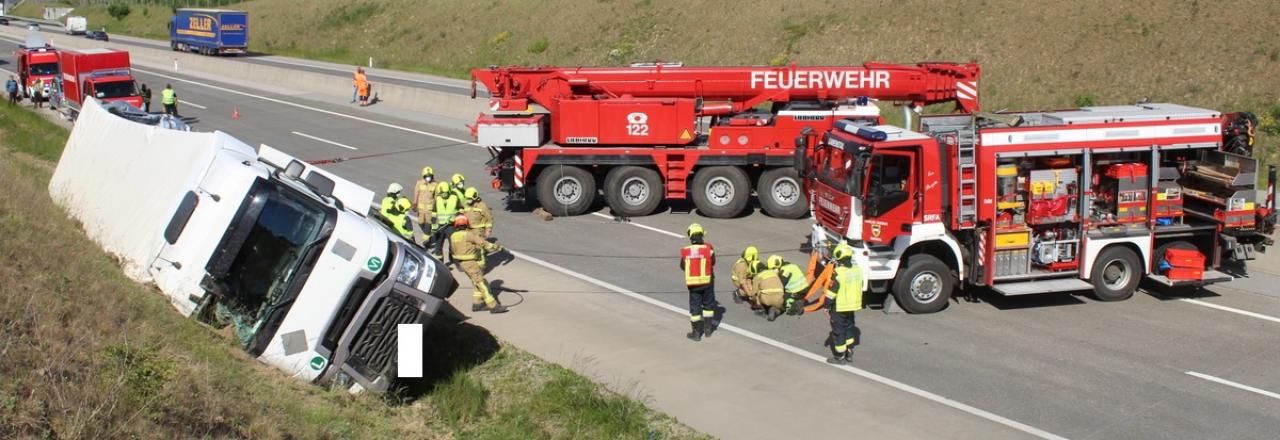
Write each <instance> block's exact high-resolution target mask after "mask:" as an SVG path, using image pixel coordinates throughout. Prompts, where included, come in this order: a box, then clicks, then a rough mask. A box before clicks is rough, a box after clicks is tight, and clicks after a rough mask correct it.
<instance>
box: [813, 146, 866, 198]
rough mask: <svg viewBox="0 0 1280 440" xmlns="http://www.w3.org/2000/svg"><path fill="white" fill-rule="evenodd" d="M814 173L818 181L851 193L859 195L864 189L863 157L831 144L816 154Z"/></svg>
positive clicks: (821, 148)
mask: <svg viewBox="0 0 1280 440" xmlns="http://www.w3.org/2000/svg"><path fill="white" fill-rule="evenodd" d="M813 167H814V170H813V173H814V175H815V176H817V177H818V181H820V182H822V183H824V184H826V185H827V186H830V187H832V188H835V189H836V190H837V191H840V192H843V193H845V194H849V195H854V196H856V195H859V193H860V192H861V190H862V176H861V175H859V174H858V173H861V172H862V166H861V159H860V158H858V157H855V156H854V155H852V154H849V153H848V152H846V151H844V149H842V148H836V147H833V146H830V145H825V144H824V145H823V146H822V147H820V148H819V149H818V151H817V152H816V153H815V154H814V160H813Z"/></svg>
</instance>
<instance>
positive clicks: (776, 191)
mask: <svg viewBox="0 0 1280 440" xmlns="http://www.w3.org/2000/svg"><path fill="white" fill-rule="evenodd" d="M756 197H758V198H760V206H761V207H763V208H764V212H766V213H768V214H769V215H771V216H774V217H778V218H800V217H803V216H804V214H805V213H807V212H809V200H808V197H805V194H804V186H803V185H801V184H800V176H799V175H798V174H796V170H795V168H786V167H784V168H774V169H772V170H769V171H765V172H764V174H761V175H760V181H759V182H757V183H756Z"/></svg>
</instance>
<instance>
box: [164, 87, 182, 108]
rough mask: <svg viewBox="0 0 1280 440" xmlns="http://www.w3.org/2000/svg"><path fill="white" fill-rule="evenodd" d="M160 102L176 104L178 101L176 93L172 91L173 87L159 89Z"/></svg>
mask: <svg viewBox="0 0 1280 440" xmlns="http://www.w3.org/2000/svg"><path fill="white" fill-rule="evenodd" d="M160 102H161V103H163V104H164V105H170V104H177V103H178V94H176V93H174V92H173V89H164V90H161V91H160Z"/></svg>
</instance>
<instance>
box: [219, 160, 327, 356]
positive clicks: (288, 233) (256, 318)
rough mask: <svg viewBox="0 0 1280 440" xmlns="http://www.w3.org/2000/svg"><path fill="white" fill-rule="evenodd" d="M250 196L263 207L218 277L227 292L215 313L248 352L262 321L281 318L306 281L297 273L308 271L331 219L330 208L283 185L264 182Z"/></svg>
mask: <svg viewBox="0 0 1280 440" xmlns="http://www.w3.org/2000/svg"><path fill="white" fill-rule="evenodd" d="M254 197H255V198H257V199H258V200H260V201H261V202H260V203H261V204H260V205H259V206H260V207H261V210H260V211H258V215H257V218H256V219H255V220H254V221H253V222H252V224H250V225H249V226H248V228H249V229H248V232H247V234H246V235H243V236H244V242H243V245H242V246H241V247H240V250H239V252H238V253H237V254H236V255H235V257H234V259H232V261H231V264H230V266H228V267H227V269H226V272H225V275H223V276H222V277H221V280H220V281H222V283H223V286H224V288H225V290H226V292H225V293H226V295H225V297H224V298H223V300H222V302H221V304H220V307H219V308H218V315H219V316H220V317H221V318H223V320H225V321H229V323H230V324H232V325H233V326H234V327H235V332H236V336H237V337H238V338H239V339H240V341H241V343H242V345H244V346H245V348H248V349H250V350H251V351H253V350H252V349H251V347H252V346H253V345H255V344H254V341H255V339H257V338H255V337H254V336H255V335H256V334H257V333H258V331H259V330H261V329H262V328H264V324H267V323H268V322H269V321H271V317H272V316H278V317H279V318H283V315H284V312H286V311H287V310H288V309H287V305H288V304H289V303H290V302H291V301H292V299H293V297H294V296H296V295H297V291H298V290H299V289H301V282H304V281H305V278H303V279H301V280H299V279H295V278H297V277H298V275H299V274H309V273H310V265H314V263H315V256H316V252H315V251H316V249H317V248H323V244H324V243H323V241H325V238H327V237H326V236H323V235H322V234H323V233H324V232H325V231H326V230H327V229H328V228H329V227H331V226H330V225H331V224H332V222H333V219H332V217H333V214H332V213H330V212H328V211H326V210H325V209H324V208H323V207H322V206H320V205H319V204H317V203H315V202H313V201H311V200H309V199H307V198H306V197H304V196H302V195H300V194H296V193H295V192H294V191H292V190H290V189H287V188H281V187H279V186H274V185H273V186H270V187H265V188H262V189H261V190H260V191H259V193H258V194H256V195H255V196H254ZM251 211H252V209H251ZM232 234H236V235H240V234H243V231H234V232H232ZM295 284H298V285H297V286H295ZM282 308H283V309H282Z"/></svg>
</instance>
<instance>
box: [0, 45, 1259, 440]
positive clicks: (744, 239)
mask: <svg viewBox="0 0 1280 440" xmlns="http://www.w3.org/2000/svg"><path fill="white" fill-rule="evenodd" d="M0 47H3V48H4V49H6V50H3V52H4V53H5V55H4V57H3V61H4V62H5V63H6V65H2V66H0V67H3V68H6V69H11V68H12V63H13V60H12V54H11V49H13V48H14V45H13V44H12V43H11V42H9V41H2V42H0ZM227 62H244V61H242V60H227ZM299 62H300V63H309V62H305V61H299ZM135 74H136V76H137V77H138V79H139V81H140V82H143V83H147V84H149V85H150V86H151V87H152V88H155V89H159V88H162V87H163V84H164V83H166V82H168V83H173V84H174V86H175V88H176V89H177V91H178V95H179V97H180V100H181V102H182V103H183V104H180V107H179V108H180V109H181V112H182V113H183V114H184V115H186V116H195V117H198V118H199V123H198V124H197V125H196V127H197V129H200V130H222V131H225V132H227V133H230V134H232V135H234V136H236V137H237V138H240V139H241V140H243V141H246V142H247V143H249V144H259V143H261V144H267V145H271V146H273V147H277V148H281V149H283V150H285V151H287V152H290V153H292V154H295V155H297V156H299V157H301V158H304V159H309V160H320V159H332V158H340V157H348V158H357V157H362V156H372V157H367V158H357V159H352V160H348V161H344V162H339V163H336V164H332V165H327V166H326V167H327V168H328V169H330V170H332V171H334V172H336V173H338V174H340V175H342V176H345V177H347V178H350V179H352V180H354V181H356V182H358V183H361V184H364V185H366V186H368V187H370V188H383V187H385V186H386V184H387V183H388V182H391V181H396V182H400V183H402V184H404V185H405V187H406V188H411V187H412V182H413V179H414V178H415V177H416V173H417V172H418V170H419V169H420V168H421V167H422V166H424V165H431V166H433V167H435V170H436V173H437V175H438V176H447V175H448V174H450V173H453V172H462V173H464V174H466V175H467V176H468V177H469V178H470V181H469V183H470V184H471V185H473V186H476V187H477V188H479V189H481V191H482V194H483V196H484V198H485V199H486V200H487V201H488V202H489V203H490V204H491V205H492V206H494V207H495V208H497V209H498V210H499V212H498V218H497V221H496V222H495V224H496V228H495V235H496V236H498V237H499V238H500V241H501V242H502V243H503V244H504V245H506V246H507V247H509V248H511V249H514V250H517V251H519V252H522V253H525V254H528V255H531V256H534V257H536V258H540V259H543V260H546V261H549V262H552V263H554V264H556V265H559V266H563V267H566V268H571V269H572V270H574V271H577V272H580V273H583V274H586V275H588V276H590V277H594V278H597V279H600V280H604V281H606V282H608V283H611V284H614V285H617V286H620V287H622V288H624V289H628V290H631V291H634V292H637V293H640V294H642V295H645V296H648V297H650V298H653V299H656V300H658V301H661V302H665V303H669V304H672V305H675V306H677V307H685V306H686V304H687V303H686V293H685V290H684V288H683V287H682V285H681V279H680V274H679V272H678V270H677V267H676V264H677V263H676V257H675V255H676V252H677V250H678V249H679V247H680V246H682V245H683V244H684V243H685V241H684V238H683V231H684V228H685V227H686V226H687V225H688V224H689V223H690V222H694V221H696V222H699V223H701V224H702V225H703V226H705V227H706V228H707V230H708V238H709V240H710V241H711V242H712V243H713V244H714V245H715V246H716V247H717V250H718V251H719V254H720V255H721V258H720V261H719V263H720V264H719V265H718V266H717V277H718V285H717V291H718V297H719V299H720V301H721V303H722V304H723V305H724V306H725V308H726V313H725V318H724V319H725V322H726V323H730V324H733V325H735V326H738V327H742V328H744V329H746V330H749V331H753V332H756V333H759V334H761V335H765V336H767V337H770V338H772V339H774V340H777V341H781V342H782V343H785V344H788V345H791V346H794V347H798V348H799V349H802V350H805V351H808V352H812V353H818V354H823V353H825V349H824V348H823V346H822V342H823V340H824V338H825V336H826V332H827V328H828V327H827V320H826V315H825V314H821V313H819V314H812V315H806V316H802V317H786V316H784V317H781V318H779V319H778V321H776V322H766V321H764V320H763V319H762V318H759V317H757V316H754V315H752V314H751V313H750V312H749V311H748V310H747V309H746V308H745V307H744V306H739V305H736V304H733V303H732V302H731V301H730V300H729V292H730V290H731V289H732V288H731V287H730V286H729V282H728V280H729V274H728V269H729V267H730V265H731V264H732V261H733V259H734V258H735V257H736V254H738V253H739V252H741V250H742V248H743V247H745V246H746V245H748V244H753V245H756V246H758V247H759V248H760V249H761V251H762V253H763V254H766V255H767V254H771V253H779V254H782V255H784V256H785V257H787V258H790V259H795V260H797V261H799V260H802V259H803V257H804V255H803V254H802V253H801V251H800V249H801V247H802V245H803V243H806V242H807V233H808V226H809V220H807V219H803V220H780V219H774V218H770V217H767V216H765V215H763V214H762V213H760V212H758V210H757V211H756V212H753V213H751V214H750V215H747V216H745V217H743V218H738V219H728V220H723V219H709V218H704V217H701V216H699V215H698V214H696V213H694V212H690V210H691V208H690V206H688V204H674V205H673V206H668V207H666V209H665V210H664V211H663V212H661V213H659V214H656V215H652V216H647V217H642V218H635V219H632V222H633V223H626V222H619V221H615V220H614V219H613V218H612V216H610V215H608V213H607V209H601V210H600V211H597V212H596V213H595V214H590V215H584V216H578V217H565V218H557V219H555V220H554V221H550V222H544V221H541V220H539V219H537V218H536V217H534V216H533V215H531V214H529V213H527V211H514V212H512V211H505V210H502V209H501V208H502V206H503V203H502V201H501V194H499V193H497V192H495V191H492V190H490V189H488V185H487V181H488V179H487V176H486V175H485V174H484V172H483V163H484V161H485V160H487V159H488V153H487V151H486V150H485V149H484V148H481V147H477V146H474V145H470V144H467V143H465V142H466V141H469V140H470V139H469V134H468V133H467V132H466V131H465V129H462V128H461V127H456V126H443V127H442V126H439V125H433V124H431V123H429V122H427V121H437V120H438V119H434V118H430V117H427V116H426V115H419V114H413V113H408V112H402V111H396V110H395V109H387V108H379V107H378V106H377V105H375V106H372V107H369V108H359V107H356V106H354V105H350V104H348V103H346V99H342V98H338V97H337V96H340V94H335V95H332V96H331V95H317V94H302V93H277V91H263V90H255V89H251V88H246V87H243V86H238V85H228V84H222V83H217V82H212V81H203V80H196V81H192V80H188V79H187V78H186V77H183V76H182V75H175V74H173V73H170V72H157V71H155V70H152V69H147V68H138V69H136V70H135ZM157 99H158V98H157ZM156 104H157V105H158V102H157V103H156ZM233 109H239V114H240V117H239V119H233V118H232V112H233ZM1271 261H1275V260H1274V259H1273V260H1271ZM1268 269H1270V270H1271V272H1272V273H1275V272H1276V270H1275V269H1276V268H1268ZM1254 274H1255V275H1254V276H1253V278H1251V279H1249V280H1246V282H1236V283H1230V284H1226V285H1218V286H1213V287H1211V288H1209V289H1208V290H1207V291H1205V292H1201V293H1200V295H1202V297H1198V298H1194V299H1187V298H1168V297H1164V296H1160V295H1157V294H1153V293H1148V292H1140V293H1139V294H1137V295H1135V297H1134V298H1132V299H1130V300H1128V301H1124V302H1119V303H1101V302H1097V301H1094V300H1092V299H1089V298H1088V297H1085V296H1081V295H1074V294H1047V295H1034V296H1028V297H1017V298H1003V297H999V296H997V295H995V294H993V293H989V292H983V293H981V294H980V295H979V298H980V301H979V302H977V303H967V302H963V301H953V302H952V304H951V305H950V307H949V308H948V309H947V310H945V311H943V312H942V313H938V314H934V315H925V316H913V315H905V314H884V313H881V312H879V311H873V310H867V311H864V312H861V313H860V314H859V315H858V324H859V328H860V329H861V331H862V338H861V339H862V342H861V343H860V345H859V346H858V347H857V348H856V349H855V356H854V359H855V363H856V365H857V366H858V367H859V368H862V369H865V370H867V371H870V372H873V373H876V374H879V375H881V376H885V377H888V378H891V379H894V380H897V381H899V382H903V383H906V384H909V385H912V386H914V387H917V388H920V389H924V390H927V391H930V392H932V393H936V394H939V395H941V396H944V397H946V398H949V399H952V400H955V401H958V402H961V403H964V404H967V405H971V406H974V407H977V408H981V409H983V410H986V411H989V412H992V413H995V414H998V415H1000V416H1003V417H1006V418H1009V419H1012V420H1016V421H1018V422H1021V423H1024V424H1027V425H1031V426H1034V427H1036V428H1039V429H1042V430H1045V431H1048V432H1051V433H1053V434H1056V435H1060V436H1064V437H1068V438H1237V439H1274V438H1276V437H1277V433H1280V394H1277V393H1280V369H1278V368H1276V366H1277V365H1280V294H1278V293H1277V289H1276V288H1275V287H1274V286H1277V285H1280V283H1277V281H1280V279H1278V278H1277V277H1276V276H1274V275H1271V274H1268V273H1264V272H1262V271H1257V270H1255V271H1254ZM504 285H505V286H507V287H510V288H515V289H519V288H520V280H504ZM557 294H559V295H613V294H615V293H614V292H611V291H608V290H607V289H603V288H602V289H590V288H588V289H583V288H577V289H572V290H569V289H566V290H564V291H541V292H539V293H538V295H557ZM526 301H537V296H536V295H526ZM637 307H646V306H645V305H643V304H637ZM618 312H619V313H625V312H626V311H625V310H619V311H618ZM667 331H669V332H670V333H671V343H672V344H686V343H689V342H688V341H686V340H684V338H683V333H684V332H685V331H687V329H686V328H683V327H681V328H671V329H669V330H667ZM779 355H780V356H781V355H783V354H782V353H781V352H780V354H779ZM778 374H779V375H780V377H779V378H777V379H776V380H781V381H785V380H786V378H785V376H786V374H787V372H786V371H779V372H778ZM851 380H852V379H851ZM832 410H833V409H831V408H813V409H812V411H811V412H810V413H811V414H813V415H814V418H813V420H806V421H800V422H799V423H819V422H821V421H822V420H830V419H829V417H830V414H831V411H832ZM834 410H835V411H838V410H839V409H838V408H837V409H834ZM848 416H849V417H848V418H847V419H846V420H848V422H849V426H851V427H853V428H854V429H855V432H856V426H857V414H849V415H848Z"/></svg>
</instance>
